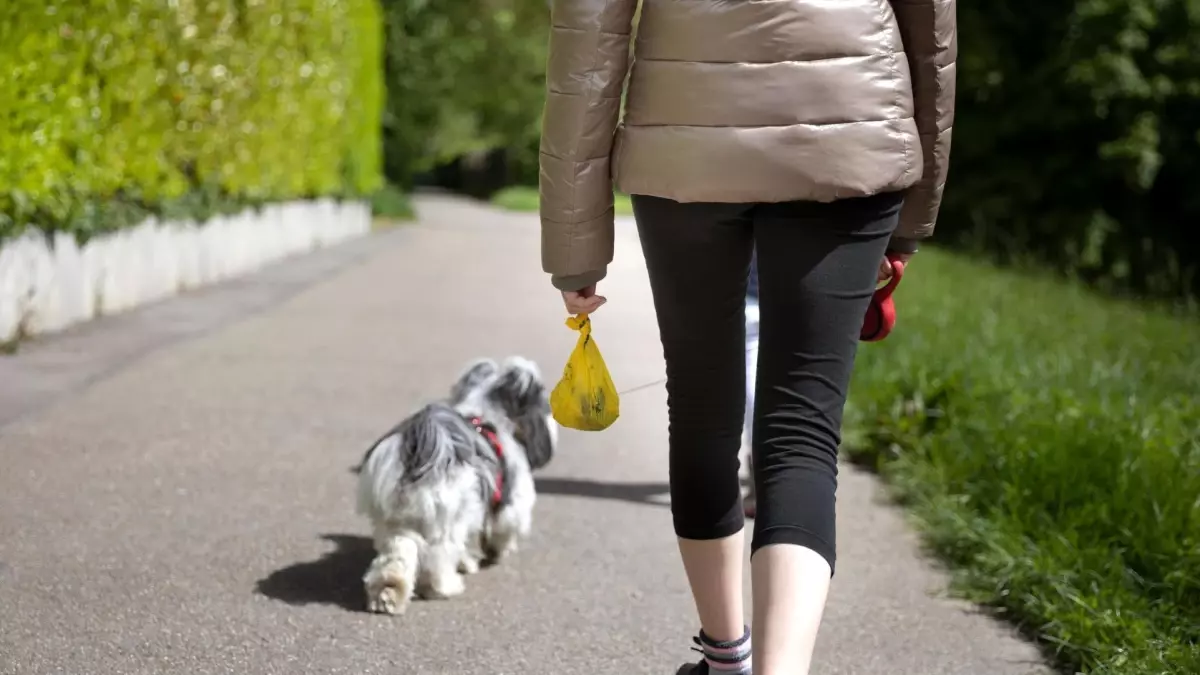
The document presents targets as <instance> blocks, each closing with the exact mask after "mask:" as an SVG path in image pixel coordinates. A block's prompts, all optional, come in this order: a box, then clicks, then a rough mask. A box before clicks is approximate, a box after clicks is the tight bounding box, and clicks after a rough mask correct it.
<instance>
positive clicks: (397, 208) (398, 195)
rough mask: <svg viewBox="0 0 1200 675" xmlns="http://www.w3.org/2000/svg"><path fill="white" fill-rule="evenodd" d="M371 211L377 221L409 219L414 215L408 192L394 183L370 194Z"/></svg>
mask: <svg viewBox="0 0 1200 675" xmlns="http://www.w3.org/2000/svg"><path fill="white" fill-rule="evenodd" d="M371 213H372V214H373V215H374V216H375V219H376V222H377V223H378V222H380V221H385V222H386V221H395V220H411V219H412V218H413V215H414V214H413V208H412V201H411V200H409V197H408V194H407V193H405V192H404V191H403V190H401V189H400V188H398V187H396V186H394V185H385V186H383V187H382V188H380V189H379V190H378V191H377V192H376V193H375V194H373V195H371Z"/></svg>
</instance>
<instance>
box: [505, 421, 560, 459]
mask: <svg viewBox="0 0 1200 675" xmlns="http://www.w3.org/2000/svg"><path fill="white" fill-rule="evenodd" d="M514 422H515V424H516V430H515V431H514V432H513V436H514V437H515V438H516V439H517V442H518V443H520V444H521V445H522V446H523V447H524V448H525V458H526V459H527V460H529V468H530V469H533V470H534V471H536V470H538V469H540V468H542V467H544V466H546V465H547V464H549V463H550V460H551V459H553V458H554V442H555V435H554V432H553V431H552V430H551V428H550V425H551V424H553V422H551V421H550V416H549V415H548V414H547V413H546V411H543V410H539V409H537V408H530V409H529V410H527V411H526V412H525V413H524V414H523V415H521V416H520V417H518V418H516V419H515V420H514Z"/></svg>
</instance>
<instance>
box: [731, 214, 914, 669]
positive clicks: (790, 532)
mask: <svg viewBox="0 0 1200 675" xmlns="http://www.w3.org/2000/svg"><path fill="white" fill-rule="evenodd" d="M900 205H901V197H900V196H899V195H895V194H886V195H876V196H873V197H866V198H861V199H847V200H842V201H839V202H834V203H830V204H817V203H805V202H793V203H788V204H769V205H763V206H761V207H759V208H758V209H756V211H755V214H754V236H755V239H756V241H757V253H758V260H757V263H758V272H759V285H760V288H759V310H760V334H759V340H760V341H759V359H758V376H757V382H756V396H755V408H756V411H755V419H754V428H753V454H754V463H753V465H754V472H755V483H756V492H757V497H758V504H757V513H756V518H755V524H754V528H755V531H754V539H753V541H752V543H751V574H752V581H753V588H754V622H753V625H754V632H755V642H756V645H755V647H756V649H755V673H756V675H803V674H804V673H807V672H808V671H809V667H810V663H811V660H812V653H813V648H814V646H815V644H816V638H817V632H818V629H819V627H820V623H821V618H822V615H823V613H824V608H825V600H826V596H827V593H828V590H829V584H830V579H831V576H832V575H833V567H834V562H835V545H836V542H835V513H834V508H835V491H836V487H837V453H838V446H839V444H840V443H841V423H842V413H843V408H844V405H845V401H846V395H847V393H848V387H849V384H850V375H851V371H852V369H853V365H854V358H855V355H856V352H857V348H858V339H859V333H860V331H861V329H862V321H863V316H864V314H865V313H866V309H867V304H868V302H869V301H870V298H871V294H872V293H873V292H874V290H875V286H876V277H877V273H878V270H879V262H880V260H882V259H883V255H884V253H885V251H886V248H887V243H888V240H889V238H890V236H891V233H892V231H893V230H894V229H895V227H896V224H897V221H898V218H899V211H900Z"/></svg>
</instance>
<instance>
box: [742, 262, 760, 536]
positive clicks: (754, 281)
mask: <svg viewBox="0 0 1200 675" xmlns="http://www.w3.org/2000/svg"><path fill="white" fill-rule="evenodd" d="M746 285H747V289H746V418H745V422H744V423H743V424H744V426H745V430H744V431H743V434H744V436H745V445H746V447H747V448H750V447H752V445H753V439H754V434H753V430H754V376H755V374H756V373H757V372H758V260H757V258H756V257H753V256H752V257H751V259H750V276H749V278H748V280H747V284H746ZM746 464H747V468H748V469H749V474H750V485H749V487H748V489H747V490H746V496H745V497H743V498H742V511H743V513H745V514H746V517H747V518H753V517H754V513H755V508H756V504H757V498H756V497H755V492H754V453H753V451H751V452H747V453H746Z"/></svg>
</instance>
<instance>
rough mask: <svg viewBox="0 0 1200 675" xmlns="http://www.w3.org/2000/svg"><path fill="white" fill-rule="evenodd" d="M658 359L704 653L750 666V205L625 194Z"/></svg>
mask: <svg viewBox="0 0 1200 675" xmlns="http://www.w3.org/2000/svg"><path fill="white" fill-rule="evenodd" d="M633 207H634V215H635V217H636V219H637V224H638V232H639V235H640V236H641V240H642V250H643V252H644V254H645V257H646V268H647V270H648V272H649V276H650V286H651V289H652V292H653V297H654V306H655V312H656V314H657V316H658V325H659V333H660V335H661V338H662V344H663V355H664V357H665V358H666V364H667V408H668V419H669V437H670V441H669V443H670V459H669V462H670V483H671V512H672V517H673V519H674V522H675V533H676V535H677V536H678V538H679V551H680V555H681V557H682V558H683V565H684V569H685V570H686V572H687V577H688V582H689V584H690V586H691V588H692V597H693V599H694V600H695V603H696V611H697V613H698V614H699V617H700V626H701V629H702V630H701V635H700V640H701V647H702V649H703V652H704V656H705V660H704V661H703V662H702V663H701V664H700V665H698V666H694V667H693V666H687V667H685V669H684V670H681V671H680V672H681V673H684V672H696V673H706V672H709V669H711V670H712V671H713V672H721V673H749V672H750V639H749V633H748V631H747V630H746V625H745V615H744V611H743V606H742V573H743V569H742V568H743V556H744V555H745V549H744V538H743V534H742V531H743V524H744V517H743V514H742V504H741V485H740V481H739V480H738V466H739V458H738V454H739V450H740V449H741V437H742V426H743V416H744V411H745V401H746V388H745V383H746V380H745V375H746V373H745V360H746V344H745V329H746V324H745V320H746V318H745V302H746V279H747V277H746V275H747V271H748V268H749V264H750V253H751V248H752V245H753V242H752V233H751V222H750V220H749V217H748V211H749V208H750V207H747V206H741V205H736V204H695V203H691V204H681V203H678V202H674V201H671V200H667V199H660V198H656V197H643V196H636V195H635V196H634V197H633Z"/></svg>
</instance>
